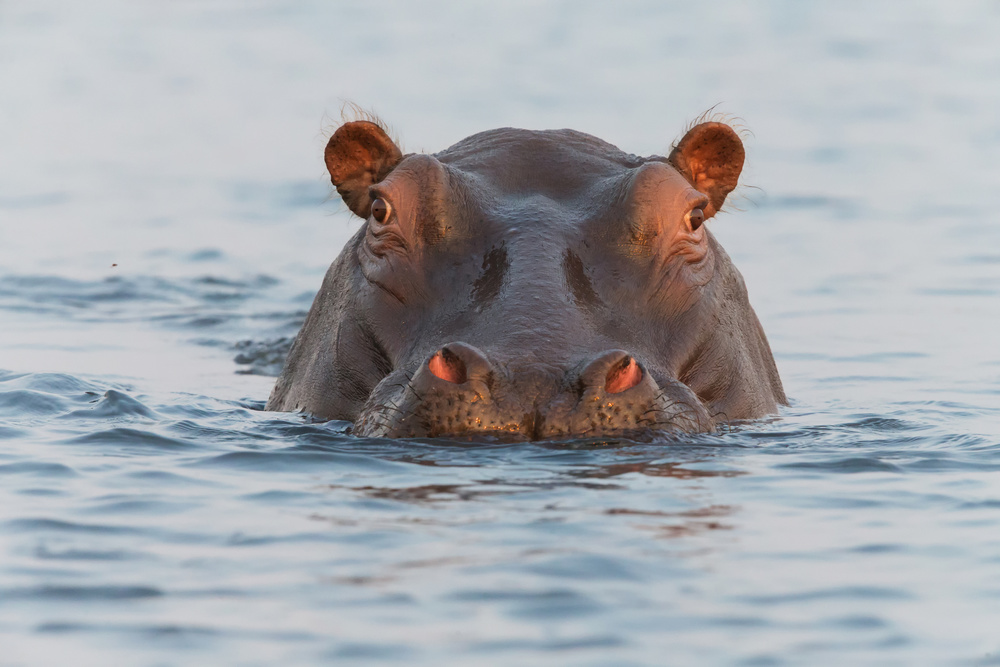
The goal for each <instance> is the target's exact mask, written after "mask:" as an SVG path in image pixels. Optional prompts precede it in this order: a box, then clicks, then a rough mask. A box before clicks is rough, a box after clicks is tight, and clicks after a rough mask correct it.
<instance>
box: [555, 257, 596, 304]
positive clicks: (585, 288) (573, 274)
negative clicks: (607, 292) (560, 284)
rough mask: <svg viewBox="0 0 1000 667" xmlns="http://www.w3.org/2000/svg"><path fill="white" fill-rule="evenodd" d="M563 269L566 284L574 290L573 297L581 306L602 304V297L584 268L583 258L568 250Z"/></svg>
mask: <svg viewBox="0 0 1000 667" xmlns="http://www.w3.org/2000/svg"><path fill="white" fill-rule="evenodd" d="M563 271H565V272H566V284H567V285H569V288H570V289H571V290H572V291H573V299H575V300H576V303H577V305H580V306H584V305H587V306H600V305H601V298H600V297H599V296H597V292H595V291H594V286H593V285H592V284H591V282H590V278H588V277H587V272H586V271H585V270H584V268H583V260H582V259H580V257H579V255H577V254H576V253H574V252H573V251H572V250H567V251H566V257H565V258H564V259H563Z"/></svg>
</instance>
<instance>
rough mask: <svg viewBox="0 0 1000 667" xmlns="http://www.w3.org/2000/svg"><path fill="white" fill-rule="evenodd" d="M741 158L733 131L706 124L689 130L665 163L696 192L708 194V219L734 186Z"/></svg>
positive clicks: (737, 136)
mask: <svg viewBox="0 0 1000 667" xmlns="http://www.w3.org/2000/svg"><path fill="white" fill-rule="evenodd" d="M745 157H746V151H744V150H743V142H742V141H740V137H739V135H738V134H736V131H735V130H733V128H731V127H729V126H728V125H726V124H725V123H714V122H709V123H701V124H700V125H696V126H694V127H693V128H691V129H690V130H689V131H688V133H687V134H685V135H684V138H683V139H681V140H680V142H679V143H678V144H677V146H675V147H674V150H672V151H671V152H670V157H669V158H668V160H669V161H670V164H672V165H673V166H674V168H675V169H677V171H679V172H680V173H681V175H682V176H684V178H686V179H687V180H688V182H690V183H691V185H693V186H694V187H695V189H696V190H698V191H699V192H703V193H705V194H706V195H708V200H709V205H708V208H706V209H705V217H706V218H710V217H712V216H713V215H715V214H716V213H717V212H718V210H719V209H720V208H722V203H723V202H725V201H726V195H728V194H729V193H730V192H732V191H733V188H735V187H736V182H737V181H739V180H740V172H742V171H743V159H744V158H745Z"/></svg>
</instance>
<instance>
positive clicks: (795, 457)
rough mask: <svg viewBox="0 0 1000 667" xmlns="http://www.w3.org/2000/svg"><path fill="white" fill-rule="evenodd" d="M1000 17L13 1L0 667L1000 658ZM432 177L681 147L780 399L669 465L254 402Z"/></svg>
mask: <svg viewBox="0 0 1000 667" xmlns="http://www.w3.org/2000/svg"><path fill="white" fill-rule="evenodd" d="M997 35H1000V5H998V4H996V3H995V2H988V1H983V2H965V1H955V2H948V3H944V2H938V3H932V2H908V3H889V2H885V3H882V2H877V3H862V2H844V3H799V2H793V1H792V0H773V1H771V2H754V3H743V2H736V1H735V0H733V1H720V2H715V3H704V4H701V5H694V4H691V3H675V2H670V3H663V2H631V1H623V2H616V3H597V2H549V3H531V2H517V1H514V2H506V3H503V5H502V6H501V5H494V4H485V3H462V4H459V3H446V2H422V3H406V2H383V3H378V4H377V5H373V4H370V3H368V4H362V3H346V2H320V1H319V0H315V1H312V2H310V1H308V0H286V1H283V2H276V1H274V2H272V1H263V0H260V1H241V2H225V1H222V0H219V1H216V2H192V1H184V2H172V3H152V2H112V1H108V0H92V1H91V2H88V3H71V2H55V1H52V2H48V1H45V0H30V1H29V0H6V1H4V2H0V321H2V324H0V369H2V370H0V665H22V664H24V665H28V664H54V663H56V662H57V661H58V662H60V663H69V664H74V665H106V664H135V665H146V664H148V665H153V664H156V665H162V664H245V665H257V664H259V665H266V664H267V665H269V664H316V663H324V662H341V663H346V664H355V663H358V664H361V663H365V662H371V663H380V662H399V663H405V664H414V665H416V664H442V663H443V664H498V665H501V664H502V665H506V664H524V665H531V664H567V665H569V664H573V665H633V664H634V665H654V664H720V665H737V664H740V665H742V664H746V665H782V664H810V665H821V664H835V665H842V664H898V665H912V664H954V665H991V664H1000V631H998V628H1000V436H998V435H997V430H998V429H997V426H998V423H1000V345H998V343H997V341H998V339H1000V336H998V333H997V328H998V324H1000V224H998V221H997V219H996V217H997V214H996V211H997V210H998V204H1000V187H998V184H1000V46H998V42H997V38H996V36H997ZM345 101H354V102H357V103H360V104H362V105H363V106H366V107H370V108H373V109H374V110H375V111H377V112H378V113H379V114H380V115H381V116H382V117H383V118H384V119H385V120H386V121H387V122H388V123H389V124H390V125H392V126H393V128H394V129H395V131H396V133H397V134H398V136H399V137H400V139H401V141H402V143H403V146H404V148H406V149H407V150H410V151H419V150H425V151H429V152H433V151H437V150H441V149H443V148H445V147H447V146H449V145H450V144H452V143H454V142H456V141H458V140H460V139H462V138H464V137H465V136H467V135H469V134H472V133H474V132H477V131H480V130H484V129H489V128H492V127H497V126H505V125H513V126H520V127H527V128H534V129H544V128H557V127H571V128H574V129H578V130H582V131H585V132H589V133H592V134H594V135H597V136H599V137H601V138H603V139H605V140H608V141H610V142H612V143H615V144H616V145H618V146H619V147H620V148H622V149H624V150H626V151H629V152H634V153H638V154H650V153H662V152H663V151H665V150H667V149H668V147H669V146H670V143H671V142H672V141H673V140H674V139H675V138H677V137H678V136H679V135H680V134H681V133H682V131H683V128H684V127H685V125H686V124H687V123H688V122H689V121H691V120H692V119H694V118H695V117H697V116H698V115H700V114H701V113H702V112H704V111H705V110H706V109H709V108H713V107H714V108H715V109H716V110H718V111H721V112H726V113H730V114H733V115H734V116H737V117H739V119H740V120H739V121H738V122H740V123H742V124H743V125H744V126H745V127H747V128H748V129H749V130H750V131H751V132H752V134H751V135H750V136H748V139H747V145H748V166H747V169H746V170H745V172H744V179H743V180H744V184H745V186H744V187H743V188H742V189H741V190H740V191H739V192H738V196H737V197H735V201H733V202H732V203H731V205H730V213H729V214H728V215H721V216H719V217H718V218H717V219H716V220H714V221H713V222H711V223H710V224H711V225H712V229H713V231H714V232H715V233H716V234H717V236H718V237H719V238H720V240H721V241H722V242H723V244H724V245H725V247H726V248H727V250H728V252H729V253H730V255H731V256H732V257H733V259H734V260H735V262H736V264H737V266H738V267H739V268H740V269H741V271H742V272H743V274H744V276H745V278H746V281H747V284H748V286H749V289H750V296H751V301H752V303H753V304H754V306H755V308H756V310H757V313H758V315H759V317H760V319H761V321H762V322H763V324H764V328H765V330H766V331H767V332H768V335H769V338H770V341H771V345H772V347H773V349H774V351H775V356H776V358H777V361H778V366H779V369H780V371H781V373H782V376H783V379H784V382H785V388H786V390H787V392H788V394H789V396H790V397H791V399H792V405H791V406H790V407H789V408H787V409H785V410H783V412H782V415H781V417H780V419H777V420H769V421H765V422H762V423H757V424H751V425H746V426H743V427H741V428H739V429H737V430H736V431H734V432H731V433H723V434H719V435H714V436H708V437H704V436H701V437H691V438H684V439H680V440H677V441H676V442H672V443H669V444H661V445H655V446H654V445H638V444H633V443H628V442H607V441H604V442H599V441H582V442H578V443H575V444H572V445H552V444H545V443H540V444H528V445H525V444H518V445H495V446H484V445H478V446H468V445H463V444H461V443H451V442H444V441H420V442H412V441H380V440H360V439H355V438H352V437H350V436H346V435H344V428H345V426H346V425H345V424H343V423H337V422H332V423H309V422H307V421H306V420H304V419H303V418H301V417H300V416H297V415H291V414H271V413H265V412H262V411H261V408H262V406H263V402H264V400H265V399H266V397H267V393H268V391H269V390H270V385H271V383H272V382H273V377H272V376H273V375H274V374H275V373H276V372H277V371H278V369H279V368H280V364H281V359H282V354H283V352H284V350H285V348H286V346H287V342H288V340H289V339H290V338H291V337H292V336H294V334H295V332H296V330H297V328H298V326H299V324H300V323H301V321H302V318H303V317H304V314H305V312H306V311H307V310H308V307H309V304H310V303H311V300H312V297H313V295H314V294H315V291H316V290H317V289H318V287H319V284H320V280H321V277H322V275H323V272H324V271H325V269H326V267H327V265H328V264H329V262H330V261H332V260H333V258H334V257H335V256H336V255H337V254H338V252H339V250H340V248H341V246H342V245H343V243H344V242H345V240H346V239H347V238H348V237H349V236H350V235H351V234H352V233H353V231H354V230H356V229H357V226H358V224H359V221H357V220H353V219H351V218H350V217H349V215H348V213H347V212H346V209H345V208H344V207H343V206H342V205H341V204H340V203H339V200H336V198H335V197H334V198H331V197H330V188H329V186H328V184H327V178H326V176H325V171H324V169H323V164H322V159H321V155H322V147H323V145H324V143H325V138H326V136H327V132H328V131H329V130H330V128H331V127H333V126H335V125H336V123H337V122H339V118H340V109H341V106H342V104H343V103H344V102H345Z"/></svg>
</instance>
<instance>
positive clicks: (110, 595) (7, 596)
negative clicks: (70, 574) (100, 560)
mask: <svg viewBox="0 0 1000 667" xmlns="http://www.w3.org/2000/svg"><path fill="white" fill-rule="evenodd" d="M163 594H164V593H163V591H161V590H160V589H158V588H153V587H152V586H121V585H117V586H116V585H103V586H52V585H45V586H32V587H26V588H8V589H4V590H2V592H0V604H3V602H4V601H5V600H6V601H10V600H17V599H27V600H60V601H81V600H88V601H89V600H139V599H145V598H155V597H161V596H162V595H163Z"/></svg>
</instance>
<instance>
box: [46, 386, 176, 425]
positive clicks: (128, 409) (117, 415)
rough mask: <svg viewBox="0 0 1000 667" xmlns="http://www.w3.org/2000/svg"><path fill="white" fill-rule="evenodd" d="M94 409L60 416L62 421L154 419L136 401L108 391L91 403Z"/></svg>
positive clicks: (146, 408) (127, 396)
mask: <svg viewBox="0 0 1000 667" xmlns="http://www.w3.org/2000/svg"><path fill="white" fill-rule="evenodd" d="M92 402H93V404H94V407H91V408H83V409H79V410H74V411H72V412H68V413H66V414H65V415H62V418H63V419H122V418H129V417H132V418H135V417H138V418H141V419H148V420H153V419H156V416H157V415H156V413H155V412H153V411H152V410H151V409H149V408H148V407H146V406H145V405H143V404H142V403H141V402H139V401H138V400H137V399H135V398H132V397H131V396H129V395H128V394H126V393H123V392H120V391H117V390H115V389H109V390H107V391H106V392H104V394H103V395H102V396H101V397H100V398H99V399H97V400H96V401H92Z"/></svg>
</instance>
